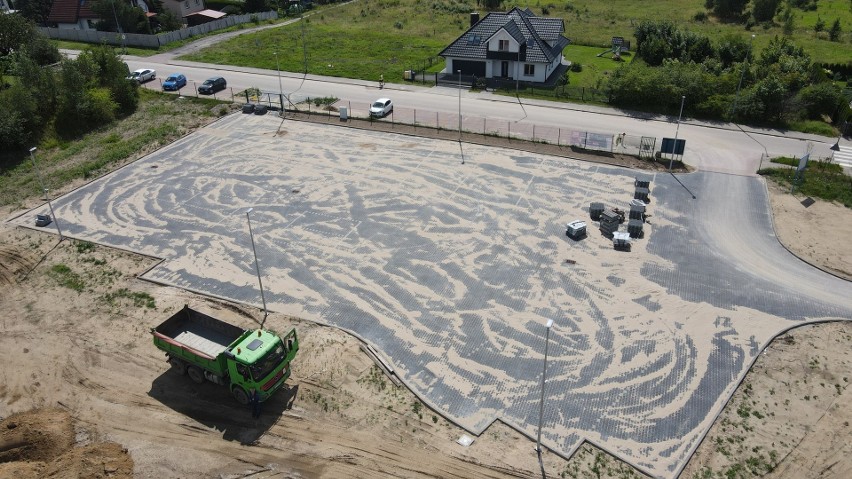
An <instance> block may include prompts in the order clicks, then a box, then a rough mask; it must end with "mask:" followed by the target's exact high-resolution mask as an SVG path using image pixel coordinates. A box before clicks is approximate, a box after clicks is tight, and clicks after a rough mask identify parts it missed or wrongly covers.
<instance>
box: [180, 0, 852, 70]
mask: <svg viewBox="0 0 852 479" xmlns="http://www.w3.org/2000/svg"><path fill="white" fill-rule="evenodd" d="M703 5H704V1H703V0H669V1H645V2H635V1H628V0H610V1H608V2H597V1H591V0H575V1H572V2H567V3H562V4H559V5H557V4H556V3H549V2H540V1H539V2H536V3H535V4H529V5H528V6H529V8H530V9H532V10H533V12H535V13H536V14H537V15H542V16H548V17H561V18H563V19H564V20H565V29H566V32H565V36H566V37H568V38H570V39H571V40H572V46H570V47H569V48H568V49H567V50H566V53H565V55H566V58H568V59H569V60H572V61H574V58H572V55H575V57H576V61H579V62H580V63H583V65H584V67H585V66H586V65H589V67H590V68H591V69H592V70H593V71H592V72H589V74H586V75H577V83H574V82H573V81H572V84H573V85H576V86H588V87H594V86H595V84H596V83H597V81H598V78H599V76H596V75H594V69H596V68H601V67H600V65H599V63H598V62H597V60H595V59H593V58H591V57H592V56H594V55H595V54H597V53H600V51H602V49H604V48H606V47H607V46H608V45H609V43H610V40H611V38H612V37H613V36H621V37H625V38H626V39H630V40H631V41H632V46H633V47H634V48H635V39H633V38H632V36H633V31H634V29H635V26H636V25H638V24H639V22H641V21H644V20H670V21H673V22H675V23H677V24H678V25H679V26H680V27H681V28H685V29H689V30H692V31H696V32H701V33H703V34H706V35H708V36H710V37H711V38H718V37H720V36H721V35H724V34H728V33H735V34H741V35H742V36H744V37H748V35H751V34H754V35H755V39H754V48H755V52H756V53H757V52H759V51H760V50H761V49H762V48H763V47H764V46H765V45H767V44H768V43H769V41H770V40H771V39H772V38H773V37H774V36H776V35H781V34H782V27H781V25H780V24H778V25H772V26H762V25H758V26H756V27H755V28H753V29H752V30H751V31H746V30H745V28H744V26H742V25H734V24H724V23H719V22H717V21H715V20H713V19H709V20H706V21H703V22H698V21H695V20H694V18H695V15H696V14H697V13H699V12H704V11H705V9H704V6H703ZM504 6H505V8H506V9H508V8H511V6H512V4H510V3H507V4H505V5H504ZM524 6H526V5H522V7H524ZM477 10H478V7H477V4H476V3H475V2H470V1H440V0H438V1H429V0H364V1H359V2H352V3H347V4H342V5H332V6H328V7H323V8H322V9H319V10H315V11H314V12H313V13H312V14H311V15H308V16H306V20H305V21H304V22H297V23H296V24H293V25H290V26H286V27H282V28H276V29H273V30H267V31H263V32H258V33H255V34H251V35H244V36H240V37H238V38H235V39H233V40H230V41H227V42H223V43H220V44H218V45H216V46H214V47H212V48H209V49H207V50H204V51H202V52H199V53H197V54H193V55H188V56H186V57H185V59H188V60H194V61H203V62H211V63H225V64H231V65H240V66H254V67H260V68H270V69H271V68H275V55H274V54H273V52H276V51H278V52H280V56H281V58H280V61H281V69H282V70H285V71H292V72H303V71H305V68H306V66H307V71H308V72H309V73H313V74H318V75H329V76H338V77H347V78H360V79H366V80H374V79H377V78H378V76H379V75H380V74H383V75H384V76H385V79H386V80H387V81H402V72H403V71H404V70H408V69H416V70H419V69H422V68H427V69H429V70H430V71H435V70H440V65H441V64H442V60H441V59H440V58H438V57H437V55H438V53H440V51H441V50H442V49H443V48H444V47H446V46H447V45H448V44H449V43H450V42H451V41H453V40H454V39H455V38H457V37H458V36H459V35H460V34H461V33H463V32H464V31H465V30H466V29H467V28H468V25H469V12H471V11H477ZM794 12H795V13H794V15H795V29H796V30H795V33H794V35H793V37H794V40H795V42H796V43H797V44H799V45H801V46H802V47H803V48H805V50H806V51H808V52H809V53H810V54H811V56H812V58H813V60H815V61H820V62H826V63H838V62H841V63H842V62H847V61H849V59H850V58H852V3H850V2H849V1H848V0H820V1H819V3H818V9H817V10H816V11H815V12H802V11H801V10H794ZM486 13H487V12H485V11H483V10H481V15H483V16H484V15H485V14H486ZM818 17H819V18H822V19H823V21H825V22H826V24H827V26H826V28H829V27H830V26H831V23H833V22H834V19H835V18H838V19H840V21H841V24H842V29H843V33H842V35H841V42H831V41H828V39H827V38H828V36H827V34H826V33H825V32H823V33H821V34H816V33H815V32H814V30H813V26H814V24H815V23H816V21H817V18H818ZM582 45H585V46H591V47H593V48H592V50H590V51H589V53H590V54H591V55H589V54H587V53H586V52H583V51H582V50H581V49H579V48H577V47H578V46H582Z"/></svg>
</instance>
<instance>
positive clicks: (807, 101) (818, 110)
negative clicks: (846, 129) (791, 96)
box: [797, 82, 849, 123]
mask: <svg viewBox="0 0 852 479" xmlns="http://www.w3.org/2000/svg"><path fill="white" fill-rule="evenodd" d="M797 100H798V101H799V103H800V104H801V106H802V110H803V111H804V112H805V114H806V117H807V118H808V119H811V120H819V119H821V118H822V116H823V115H826V116H829V117H831V118H832V120H833V121H834V122H835V123H837V122H838V121H839V120H840V119H841V118H844V117H845V114H846V112H847V111H848V110H849V107H848V105H847V102H846V97H845V96H844V95H843V90H841V89H840V87H838V86H835V85H834V84H833V83H831V82H822V83H817V84H815V85H808V86H806V87H805V88H802V90H801V91H800V92H799V95H798V97H797ZM844 106H845V108H843V107H844Z"/></svg>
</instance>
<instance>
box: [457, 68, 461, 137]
mask: <svg viewBox="0 0 852 479" xmlns="http://www.w3.org/2000/svg"><path fill="white" fill-rule="evenodd" d="M456 72H457V73H458V74H459V141H461V124H462V119H461V70H456Z"/></svg>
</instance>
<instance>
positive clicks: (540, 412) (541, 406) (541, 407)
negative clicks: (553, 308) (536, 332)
mask: <svg viewBox="0 0 852 479" xmlns="http://www.w3.org/2000/svg"><path fill="white" fill-rule="evenodd" d="M552 326H553V320H552V319H548V320H547V333H546V335H545V339H544V370H543V371H542V372H541V402H540V403H539V408H538V438H537V439H536V441H535V450H536V452H538V453H539V454H541V423H542V420H543V419H544V385H545V378H546V376H547V346H548V344H549V343H550V328H551V327H552Z"/></svg>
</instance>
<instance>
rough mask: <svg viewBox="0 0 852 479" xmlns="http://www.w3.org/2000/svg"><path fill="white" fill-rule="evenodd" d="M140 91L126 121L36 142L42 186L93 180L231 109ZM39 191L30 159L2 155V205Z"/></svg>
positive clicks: (201, 100)
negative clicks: (136, 105) (74, 135)
mask: <svg viewBox="0 0 852 479" xmlns="http://www.w3.org/2000/svg"><path fill="white" fill-rule="evenodd" d="M139 91H140V100H139V108H138V109H137V111H136V112H135V113H133V114H132V115H130V116H129V117H127V118H124V119H122V120H119V121H116V122H114V123H112V124H110V125H108V126H105V127H104V128H102V129H100V130H98V131H94V132H91V133H88V134H86V135H84V136H82V137H80V138H76V139H70V140H64V139H59V138H56V137H48V138H45V139H43V140H42V141H41V142H40V143H39V145H38V152H37V161H38V166H39V170H40V171H41V172H42V176H43V177H44V180H45V186H46V187H48V188H50V189H51V190H54V189H57V188H61V187H62V186H65V185H68V184H73V183H74V182H75V181H81V180H82V181H88V180H91V179H92V178H95V177H97V176H99V175H102V174H104V173H107V172H108V171H111V170H114V169H115V168H117V167H118V166H120V165H122V164H124V163H125V162H126V161H128V160H135V159H136V158H139V157H141V156H143V155H144V154H146V153H147V152H150V151H154V150H156V149H158V148H160V147H162V146H163V145H167V144H169V143H171V142H173V141H175V140H177V139H178V138H180V137H181V136H183V135H185V134H186V133H187V131H190V130H193V129H195V128H196V127H197V126H199V125H201V124H206V123H208V122H210V121H212V120H213V119H214V118H215V116H216V115H219V114H222V113H223V112H226V111H229V110H230V109H231V108H233V107H232V106H231V105H222V104H221V102H218V101H216V100H212V99H204V98H192V97H183V98H181V99H180V100H179V99H178V96H177V95H168V94H162V93H158V92H151V91H149V90H146V89H144V88H141V89H140V90H139ZM177 102H179V103H180V106H177V105H176V103H177ZM38 191H40V186H39V183H38V178H37V177H36V175H35V172H34V170H33V167H32V163H30V162H29V157H28V156H27V155H26V154H23V153H21V152H2V153H0V205H14V204H16V202H18V201H20V200H21V199H22V198H26V197H28V196H31V195H33V194H36V193H37V192H38Z"/></svg>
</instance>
